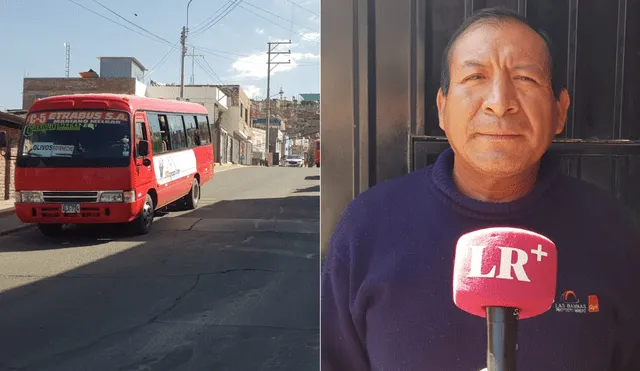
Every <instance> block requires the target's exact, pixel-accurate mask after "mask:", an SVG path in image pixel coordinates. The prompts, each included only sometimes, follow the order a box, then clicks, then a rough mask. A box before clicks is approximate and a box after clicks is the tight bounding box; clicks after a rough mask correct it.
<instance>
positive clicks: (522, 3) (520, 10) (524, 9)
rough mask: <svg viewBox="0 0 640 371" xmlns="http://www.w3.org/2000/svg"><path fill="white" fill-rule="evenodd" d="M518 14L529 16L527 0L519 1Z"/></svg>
mask: <svg viewBox="0 0 640 371" xmlns="http://www.w3.org/2000/svg"><path fill="white" fill-rule="evenodd" d="M518 14H520V15H521V16H523V17H526V16H527V0H518Z"/></svg>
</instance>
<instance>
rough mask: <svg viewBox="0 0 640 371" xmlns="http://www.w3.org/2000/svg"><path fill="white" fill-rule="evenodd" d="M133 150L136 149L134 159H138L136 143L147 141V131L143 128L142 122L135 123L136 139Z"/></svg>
mask: <svg viewBox="0 0 640 371" xmlns="http://www.w3.org/2000/svg"><path fill="white" fill-rule="evenodd" d="M135 140H136V141H135V145H136V147H135V149H136V157H140V156H138V153H140V152H139V151H138V143H140V141H141V140H148V139H147V130H146V127H145V124H144V122H136V138H135Z"/></svg>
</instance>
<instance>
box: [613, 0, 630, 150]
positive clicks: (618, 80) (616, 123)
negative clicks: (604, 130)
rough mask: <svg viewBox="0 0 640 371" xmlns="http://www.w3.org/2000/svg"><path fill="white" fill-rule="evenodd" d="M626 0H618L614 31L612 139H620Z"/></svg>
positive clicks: (625, 37)
mask: <svg viewBox="0 0 640 371" xmlns="http://www.w3.org/2000/svg"><path fill="white" fill-rule="evenodd" d="M627 2H628V0H618V30H617V33H616V70H615V78H614V79H615V80H614V81H615V85H614V90H613V139H621V138H622V136H623V133H622V131H623V130H622V108H623V107H622V106H623V104H622V103H623V93H624V57H625V46H626V39H627Z"/></svg>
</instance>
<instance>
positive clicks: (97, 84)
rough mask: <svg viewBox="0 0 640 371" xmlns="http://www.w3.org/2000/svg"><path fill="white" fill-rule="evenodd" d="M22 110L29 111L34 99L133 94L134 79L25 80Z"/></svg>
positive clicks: (134, 90)
mask: <svg viewBox="0 0 640 371" xmlns="http://www.w3.org/2000/svg"><path fill="white" fill-rule="evenodd" d="M23 91H24V93H23V96H22V109H29V107H31V105H32V104H33V101H34V100H35V99H36V98H42V97H49V96H55V95H65V94H82V93H112V94H135V92H136V79H135V78H86V79H85V78H64V77H63V78H25V79H24V86H23Z"/></svg>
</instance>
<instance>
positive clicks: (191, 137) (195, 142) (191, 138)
mask: <svg viewBox="0 0 640 371" xmlns="http://www.w3.org/2000/svg"><path fill="white" fill-rule="evenodd" d="M184 127H185V129H186V131H187V147H189V148H192V147H195V146H199V145H200V140H199V139H198V138H196V120H195V117H194V116H190V115H184Z"/></svg>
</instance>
